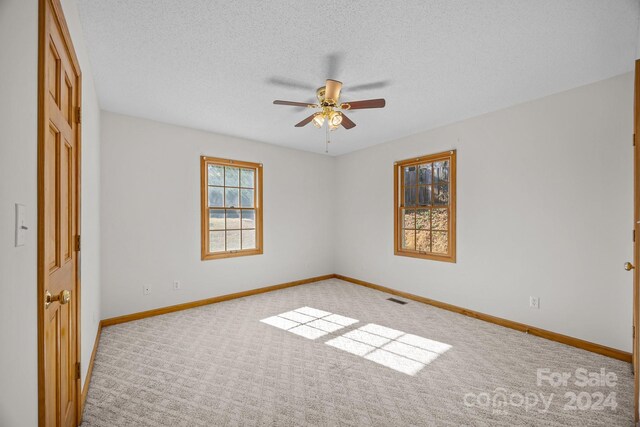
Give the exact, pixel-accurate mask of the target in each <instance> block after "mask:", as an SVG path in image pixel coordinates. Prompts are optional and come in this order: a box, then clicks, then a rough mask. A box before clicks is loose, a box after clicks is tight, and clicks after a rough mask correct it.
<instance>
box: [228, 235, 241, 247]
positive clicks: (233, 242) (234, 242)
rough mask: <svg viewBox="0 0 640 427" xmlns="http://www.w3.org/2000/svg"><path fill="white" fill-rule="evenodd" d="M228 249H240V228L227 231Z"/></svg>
mask: <svg viewBox="0 0 640 427" xmlns="http://www.w3.org/2000/svg"><path fill="white" fill-rule="evenodd" d="M227 250H228V251H239V250H240V230H233V231H227Z"/></svg>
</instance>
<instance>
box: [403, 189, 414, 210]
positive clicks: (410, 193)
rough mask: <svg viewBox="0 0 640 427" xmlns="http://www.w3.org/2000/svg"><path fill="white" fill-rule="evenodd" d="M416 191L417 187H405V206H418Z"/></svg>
mask: <svg viewBox="0 0 640 427" xmlns="http://www.w3.org/2000/svg"><path fill="white" fill-rule="evenodd" d="M416 189H417V187H405V189H404V205H405V206H415V205H416Z"/></svg>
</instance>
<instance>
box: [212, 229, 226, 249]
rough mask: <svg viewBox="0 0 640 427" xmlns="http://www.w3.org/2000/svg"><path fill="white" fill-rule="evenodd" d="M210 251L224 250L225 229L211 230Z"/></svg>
mask: <svg viewBox="0 0 640 427" xmlns="http://www.w3.org/2000/svg"><path fill="white" fill-rule="evenodd" d="M209 252H224V231H210V232H209Z"/></svg>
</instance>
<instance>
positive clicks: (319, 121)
mask: <svg viewBox="0 0 640 427" xmlns="http://www.w3.org/2000/svg"><path fill="white" fill-rule="evenodd" d="M323 124H324V116H323V115H322V114H321V113H317V114H316V115H315V116H313V125H314V126H315V127H317V128H321V127H322V125H323Z"/></svg>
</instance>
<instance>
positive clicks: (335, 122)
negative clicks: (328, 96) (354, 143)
mask: <svg viewBox="0 0 640 427" xmlns="http://www.w3.org/2000/svg"><path fill="white" fill-rule="evenodd" d="M329 123H330V124H331V126H333V127H338V126H340V123H342V114H341V113H339V112H337V111H332V112H331V114H330V115H329Z"/></svg>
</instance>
